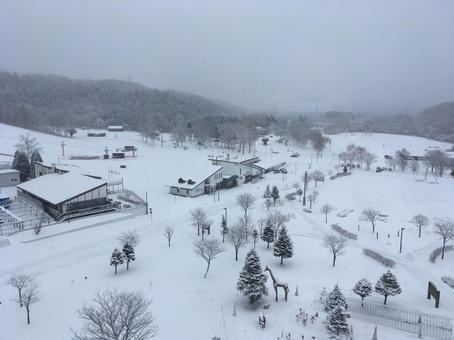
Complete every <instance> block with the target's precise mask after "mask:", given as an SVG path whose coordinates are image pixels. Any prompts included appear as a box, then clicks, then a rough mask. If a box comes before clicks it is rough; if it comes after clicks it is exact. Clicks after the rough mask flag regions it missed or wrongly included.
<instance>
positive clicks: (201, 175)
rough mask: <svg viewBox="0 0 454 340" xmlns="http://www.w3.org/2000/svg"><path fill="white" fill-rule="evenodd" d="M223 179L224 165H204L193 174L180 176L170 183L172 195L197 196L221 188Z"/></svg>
mask: <svg viewBox="0 0 454 340" xmlns="http://www.w3.org/2000/svg"><path fill="white" fill-rule="evenodd" d="M222 179H223V173H222V166H217V165H209V164H207V165H204V166H202V167H200V168H199V169H196V170H194V171H193V172H192V175H189V176H184V177H180V178H179V179H178V180H177V181H176V183H175V184H173V185H170V188H169V193H170V194H172V195H178V196H185V197H197V196H200V195H203V194H209V193H212V192H214V191H215V190H218V189H220V187H221V183H222Z"/></svg>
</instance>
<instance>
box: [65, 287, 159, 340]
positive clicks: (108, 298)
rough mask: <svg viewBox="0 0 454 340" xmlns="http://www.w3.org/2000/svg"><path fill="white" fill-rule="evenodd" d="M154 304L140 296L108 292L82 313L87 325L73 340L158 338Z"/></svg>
mask: <svg viewBox="0 0 454 340" xmlns="http://www.w3.org/2000/svg"><path fill="white" fill-rule="evenodd" d="M150 304H151V301H150V300H148V299H146V298H145V297H144V296H143V295H142V294H140V293H136V292H124V291H123V292H118V291H116V290H114V291H110V290H106V291H103V292H98V293H96V295H95V298H94V305H84V306H83V307H82V308H81V309H80V310H78V315H79V318H81V319H82V320H83V321H84V324H83V326H82V329H81V331H80V332H74V331H73V336H72V339H73V340H100V339H103V340H119V339H121V340H146V339H150V338H154V337H155V336H156V335H157V334H158V327H157V326H156V325H155V323H154V319H153V316H152V314H151V313H150V312H149V310H148V309H149V307H150Z"/></svg>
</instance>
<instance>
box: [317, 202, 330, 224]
mask: <svg viewBox="0 0 454 340" xmlns="http://www.w3.org/2000/svg"><path fill="white" fill-rule="evenodd" d="M331 211H333V207H332V206H330V205H329V204H325V205H323V206H322V208H321V209H320V212H321V213H323V214H325V223H328V214H329V213H330V212H331Z"/></svg>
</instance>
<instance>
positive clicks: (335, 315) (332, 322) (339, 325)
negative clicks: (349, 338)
mask: <svg viewBox="0 0 454 340" xmlns="http://www.w3.org/2000/svg"><path fill="white" fill-rule="evenodd" d="M348 317H349V315H348V313H347V311H346V310H345V308H344V307H343V306H342V305H338V306H336V307H335V308H334V309H333V310H332V311H331V312H330V313H329V314H328V317H327V318H326V328H327V330H328V333H329V334H330V338H333V339H340V336H342V335H348V334H349V331H350V328H349V326H348V323H347V318H348Z"/></svg>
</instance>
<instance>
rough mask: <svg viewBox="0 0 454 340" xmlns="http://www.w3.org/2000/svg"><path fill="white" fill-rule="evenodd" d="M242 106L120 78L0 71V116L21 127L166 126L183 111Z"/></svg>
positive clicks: (218, 111)
mask: <svg viewBox="0 0 454 340" xmlns="http://www.w3.org/2000/svg"><path fill="white" fill-rule="evenodd" d="M239 111H240V109H239V108H236V107H234V106H233V105H229V104H226V103H223V102H220V101H217V100H211V99H208V98H204V97H201V96H196V95H193V94H190V93H185V92H179V91H175V90H157V89H149V88H147V87H145V86H142V85H140V84H136V83H132V82H126V81H120V80H73V79H69V78H66V77H63V76H56V75H43V74H24V75H18V74H16V73H5V72H0V121H1V122H4V123H9V124H14V125H18V126H22V127H31V128H34V127H36V126H40V125H42V126H45V125H52V126H71V125H75V126H88V127H94V126H104V125H106V124H128V125H129V126H131V128H134V129H139V127H140V126H143V124H149V122H150V121H152V122H153V124H154V125H155V126H156V128H159V129H164V130H168V129H170V128H171V127H172V126H174V123H175V121H176V119H177V118H178V117H181V116H183V117H184V118H186V119H187V118H189V119H193V118H200V117H204V116H213V115H226V114H232V113H236V112H239ZM180 115H181V116H180Z"/></svg>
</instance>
